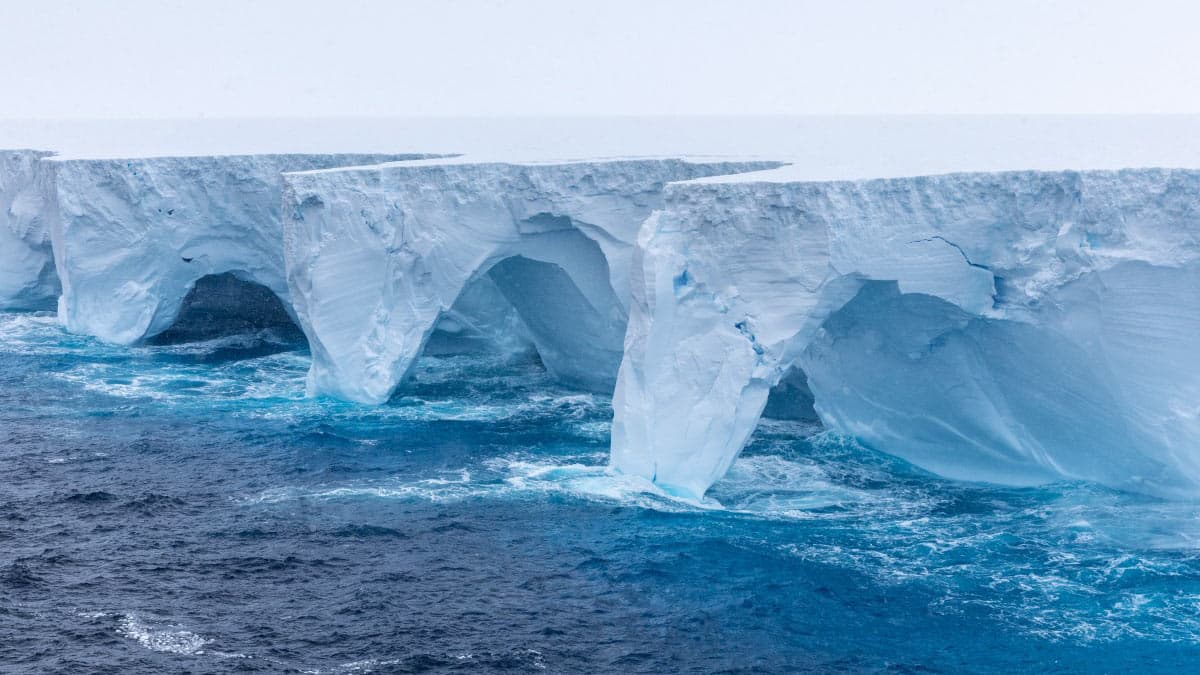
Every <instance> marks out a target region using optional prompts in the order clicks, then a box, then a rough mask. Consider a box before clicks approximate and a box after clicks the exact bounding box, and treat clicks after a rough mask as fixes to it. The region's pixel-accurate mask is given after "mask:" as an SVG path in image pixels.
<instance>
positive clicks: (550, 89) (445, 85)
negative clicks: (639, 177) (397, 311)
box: [0, 0, 1200, 119]
mask: <svg viewBox="0 0 1200 675" xmlns="http://www.w3.org/2000/svg"><path fill="white" fill-rule="evenodd" d="M1197 5H1200V3H1195V2H1185V1H1179V2H1165V1H1153V0H1140V1H1136V2H1135V1H1129V2H1112V1H1107V0H1101V1H1085V0H1079V1H1078V2H1060V1H1054V0H1003V1H995V2H992V1H968V0H955V1H945V2H934V1H925V0H905V1H901V0H895V1H885V0H879V1H868V0H861V1H855V0H826V1H825V2H805V1H801V0H791V1H778V2H776V1H761V0H760V1H754V0H741V1H730V2H723V1H717V0H662V1H654V0H639V1H627V0H599V1H595V0H587V1H586V2H584V1H579V2H576V1H573V0H556V1H552V0H546V1H542V0H527V1H520V0H509V1H498V0H491V1H487V0H440V1H428V2H426V1H423V0H422V1H418V0H407V1H406V0H395V1H392V2H384V1H379V2H366V1H357V2H356V1H354V0H339V1H337V2H334V1H328V2H321V1H311V0H291V1H287V2H283V1H279V2H275V1H270V2H256V1H254V0H232V1H226V0H195V1H191V2H174V1H169V0H145V1H123V0H106V1H103V2H88V1H79V2H64V1H61V0H0V87H2V89H0V92H2V94H0V117H4V118H10V119H11V118H50V117H55V118H63V117H67V118H70V117H82V118H88V117H200V116H206V117H241V116H255V117H259V116H297V117H308V116H411V115H482V116H493V115H608V114H627V115H641V114H668V115H675V114H775V113H778V114H824V113H859V114H876V113H1007V112H1019V113H1077V112H1080V113H1134V112H1200V38H1198V35H1200V9H1196V6H1197Z"/></svg>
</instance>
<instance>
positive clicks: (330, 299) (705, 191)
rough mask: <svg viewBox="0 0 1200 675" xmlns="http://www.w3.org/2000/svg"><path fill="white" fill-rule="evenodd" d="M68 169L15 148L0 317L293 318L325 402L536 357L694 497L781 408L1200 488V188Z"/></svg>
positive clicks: (236, 166)
mask: <svg viewBox="0 0 1200 675" xmlns="http://www.w3.org/2000/svg"><path fill="white" fill-rule="evenodd" d="M50 155H51V153H48V152H40V151H25V150H5V151H0V308H18V309H31V308H32V309H38V308H46V307H47V305H48V303H49V304H52V303H53V300H54V298H55V297H57V298H58V312H59V318H60V320H61V321H62V323H63V324H64V325H65V326H66V327H67V328H68V329H69V330H71V331H74V332H79V333H86V334H90V335H94V336H97V337H100V338H102V339H104V340H107V341H109V342H114V343H122V344H129V343H134V342H137V341H140V340H143V339H146V338H148V337H152V336H155V335H159V334H162V333H163V332H164V331H167V330H168V329H171V328H172V326H173V325H174V324H176V322H177V319H178V318H179V317H180V314H181V310H187V311H191V310H195V311H193V312H192V313H193V314H194V315H195V316H199V317H201V318H200V319H199V325H182V324H184V323H187V322H186V321H184V322H181V325H178V326H176V327H175V330H176V332H178V333H179V334H188V335H192V334H195V335H207V334H208V333H209V332H211V330H210V329H214V327H213V326H210V325H206V323H205V322H206V321H208V319H206V318H205V317H211V316H215V315H216V314H219V313H221V312H223V311H225V310H230V311H233V310H236V309H239V308H237V307H234V306H233V305H234V304H236V303H238V302H243V303H244V304H245V306H243V307H241V308H240V310H241V311H242V313H241V314H238V315H237V316H236V317H235V318H237V319H238V320H242V319H244V320H245V321H247V322H249V321H251V320H257V319H260V318H262V317H258V316H257V315H259V314H263V313H264V312H266V310H265V309H262V308H269V309H270V312H269V313H270V314H271V320H272V321H275V322H276V323H279V322H281V321H282V318H281V317H283V316H284V315H290V317H291V318H293V319H294V320H295V321H296V323H297V324H298V325H299V327H300V328H301V329H302V330H303V331H304V333H305V335H306V336H307V338H308V340H309V346H310V348H311V352H312V367H311V370H310V372H309V379H308V391H309V393H310V394H314V395H316V394H322V395H332V396H336V397H340V398H344V399H349V400H352V401H359V402H365V403H381V402H384V401H386V400H387V399H388V398H389V397H390V396H391V395H392V393H393V392H394V391H395V390H396V389H397V387H398V386H400V385H401V383H402V382H403V381H404V378H405V377H406V375H407V374H408V373H409V372H410V370H411V368H412V367H413V364H414V362H415V361H416V359H417V357H418V356H419V355H420V354H421V353H422V352H423V351H424V350H426V349H449V350H455V349H462V348H464V346H468V345H471V344H483V345H487V346H490V347H497V346H499V347H500V348H502V349H505V350H513V351H516V350H522V349H529V348H532V349H536V351H537V353H538V355H539V356H540V358H541V360H542V362H543V363H544V365H545V367H546V368H547V370H548V371H549V372H550V373H551V374H553V375H554V376H555V377H556V378H558V379H559V380H560V381H562V382H565V383H567V384H569V385H572V386H577V387H580V388H584V389H589V390H595V391H600V392H608V391H612V390H613V388H614V386H615V394H614V399H613V407H614V420H613V427H612V454H611V465H612V467H613V469H614V470H615V471H618V472H623V473H627V474H634V475H639V476H643V477H645V478H647V479H649V480H652V481H654V482H655V483H657V484H658V485H660V486H662V487H663V488H665V489H667V490H669V491H672V492H675V493H678V494H681V495H686V496H690V497H699V496H702V495H703V494H704V493H705V491H706V490H707V489H708V487H709V486H710V485H711V484H712V483H713V482H714V481H716V480H717V479H719V478H720V477H721V476H722V475H723V474H724V473H725V471H726V470H727V469H728V468H729V466H730V464H731V463H732V462H733V461H734V459H735V458H736V457H737V455H738V453H739V452H741V450H742V448H743V447H744V446H745V445H746V443H747V441H748V440H749V438H750V437H751V434H752V433H753V431H754V428H755V426H756V424H757V422H758V419H759V417H760V416H761V415H763V414H764V413H765V414H770V415H772V416H790V417H800V418H805V417H814V416H815V417H816V418H817V419H819V421H820V422H821V423H822V424H823V425H824V426H825V427H826V428H827V429H829V430H831V431H834V432H839V433H842V434H846V435H849V436H852V437H854V438H856V439H859V440H860V441H862V442H864V443H866V444H868V445H870V446H872V447H875V448H877V449H879V450H881V451H884V452H888V453H891V454H894V455H897V456H900V457H903V458H905V459H907V460H909V461H910V462H912V463H914V464H916V465H918V466H920V467H923V468H925V469H928V470H929V471H932V472H935V473H937V474H940V475H943V476H947V477H951V478H957V479H966V480H983V481H992V482H1001V483H1009V484H1018V485H1021V484H1032V483H1040V482H1045V481H1053V480H1061V479H1079V480H1088V481H1096V482H1099V483H1103V484H1107V485H1111V486H1115V487H1118V488H1122V489H1129V490H1135V491H1141V492H1148V493H1152V494H1158V495H1166V496H1172V497H1174V496H1183V497H1188V498H1195V497H1197V496H1200V355H1198V354H1200V352H1198V351H1197V347H1198V346H1200V345H1198V342H1200V338H1198V337H1197V336H1200V171H1193V170H1188V169H1128V170H1119V171H1057V172H1041V171H1038V172H1035V171H1024V172H1004V173H960V174H947V175H938V176H925V177H911V178H888V179H876V180H861V181H828V180H820V181H817V180H811V176H808V177H807V179H804V180H801V179H798V178H796V177H795V175H794V174H789V173H788V171H787V170H785V169H777V170H775V171H771V170H769V169H772V168H775V167H778V166H780V164H779V163H777V162H749V161H748V162H733V161H701V160H680V159H628V160H594V161H570V162H566V161H564V162H557V163H549V162H525V163H502V162H483V161H467V160H466V159H462V158H459V159H446V158H441V159H428V158H427V159H421V158H422V157H428V156H419V155H394V154H387V155H383V154H312V155H230V156H196V157H183V156H179V157H155V158H140V159H82V158H60V157H54V156H50ZM793 168H794V167H793ZM243 282H252V283H255V284H259V285H261V286H263V287H265V290H264V289H254V290H253V292H248V291H246V290H245V288H244V286H243V285H242V284H243ZM197 285H199V287H200V288H202V289H207V292H208V297H204V298H191V299H188V298H189V292H190V291H192V289H194V288H197ZM197 292H199V291H197ZM272 294H273V295H274V297H272ZM251 296H253V297H251ZM275 297H277V298H278V300H279V303H276V302H275ZM185 313H186V312H185ZM235 314H236V312H235ZM193 319H194V317H193ZM192 322H193V323H195V320H193V321H192ZM209 323H211V322H209ZM772 391H774V392H775V395H774V397H773V398H772V395H771V392H772ZM779 394H787V396H780V395H779ZM785 399H788V400H785Z"/></svg>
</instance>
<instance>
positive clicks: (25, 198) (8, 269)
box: [0, 150, 59, 309]
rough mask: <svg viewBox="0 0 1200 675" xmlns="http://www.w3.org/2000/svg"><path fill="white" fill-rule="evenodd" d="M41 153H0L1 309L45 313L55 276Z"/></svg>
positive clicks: (54, 291)
mask: <svg viewBox="0 0 1200 675" xmlns="http://www.w3.org/2000/svg"><path fill="white" fill-rule="evenodd" d="M51 154H52V153H50V152H45V151H41V150H0V309H47V308H49V307H52V306H53V304H54V299H55V298H57V297H58V291H59V287H58V276H57V275H56V274H55V273H54V255H53V253H52V252H51V250H50V233H49V231H48V230H47V228H46V222H45V218H43V203H42V195H41V192H40V189H39V180H40V179H41V170H42V163H41V159H42V158H43V157H49V156H50V155H51Z"/></svg>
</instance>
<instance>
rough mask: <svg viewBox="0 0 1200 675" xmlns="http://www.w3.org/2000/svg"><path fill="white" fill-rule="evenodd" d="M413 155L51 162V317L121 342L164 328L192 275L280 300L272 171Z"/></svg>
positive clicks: (279, 240)
mask: <svg viewBox="0 0 1200 675" xmlns="http://www.w3.org/2000/svg"><path fill="white" fill-rule="evenodd" d="M420 157H425V155H241V156H206V157H156V158H142V159H103V160H83V159H70V160H67V159H63V160H59V159H54V160H48V161H47V162H45V163H44V164H45V165H46V166H47V169H48V171H47V174H48V176H47V180H46V184H45V195H44V197H45V199H46V201H47V204H48V205H50V206H51V207H52V208H50V209H49V217H50V221H51V232H52V239H53V246H54V258H55V263H56V265H57V268H58V275H59V278H60V280H61V282H62V296H61V298H60V299H59V305H58V308H59V318H60V320H61V321H62V322H63V324H64V325H65V326H66V328H67V329H68V330H70V331H72V332H76V333H85V334H88V335H94V336H96V337H99V338H101V339H103V340H106V341H109V342H114V343H119V344H129V343H132V342H136V341H138V340H140V339H142V338H145V337H148V336H151V335H154V334H156V333H159V332H161V331H163V330H165V329H166V328H168V327H169V326H170V325H171V323H172V321H174V319H175V316H176V314H177V313H178V311H179V308H180V306H181V303H182V302H183V299H184V297H185V296H186V295H187V293H188V291H189V290H190V289H191V288H192V285H193V284H195V282H196V281H197V280H198V279H200V278H201V277H204V276H206V275H210V274H221V273H226V272H229V273H233V274H234V275H236V276H238V277H239V278H241V279H243V280H246V281H252V282H255V283H258V284H262V285H263V286H266V287H267V288H269V289H271V290H272V291H274V292H275V293H276V294H277V295H278V296H280V297H281V298H283V299H284V300H285V303H284V304H285V306H287V305H288V303H287V302H286V298H287V282H286V280H285V276H284V269H283V234H282V231H281V229H280V218H279V204H280V181H281V179H280V173H281V172H283V171H289V170H298V169H315V168H324V167H330V166H347V165H354V164H366V163H377V162H384V161H393V160H403V159H414V158H420Z"/></svg>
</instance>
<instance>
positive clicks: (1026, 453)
mask: <svg viewBox="0 0 1200 675" xmlns="http://www.w3.org/2000/svg"><path fill="white" fill-rule="evenodd" d="M631 279H632V281H633V283H632V300H633V301H632V305H631V311H630V318H629V324H628V332H627V335H626V339H625V349H624V357H623V360H622V363H621V366H620V374H619V378H618V382H617V385H616V393H615V396H614V402H613V406H614V421H613V430H612V452H611V466H612V467H613V469H614V470H616V471H618V472H622V473H627V474H634V475H639V476H643V477H645V478H647V479H650V480H653V481H655V482H656V483H658V484H659V485H661V486H662V487H663V488H664V489H667V490H670V491H673V492H676V493H678V494H682V495H687V496H690V497H700V496H702V495H703V494H704V493H705V491H706V490H707V489H708V487H709V486H710V485H711V484H712V483H713V482H714V481H716V480H717V479H719V478H720V477H721V476H722V475H723V474H724V473H725V472H726V470H727V469H728V468H729V466H730V464H731V463H732V462H733V461H734V459H735V458H736V457H737V455H738V453H739V452H740V451H741V450H742V449H743V447H744V446H745V445H746V443H747V441H748V439H749V438H750V436H751V434H752V432H753V430H754V428H755V425H756V424H757V421H758V419H759V417H760V415H761V414H762V413H763V410H764V407H765V406H766V404H767V399H768V394H769V392H770V390H771V388H772V387H774V386H776V385H777V384H779V383H780V382H781V381H784V380H785V379H789V380H796V379H799V380H800V381H804V382H805V383H806V385H807V387H808V389H809V390H810V391H811V395H812V398H813V409H814V410H815V412H816V414H817V416H819V418H820V420H821V422H822V423H823V424H824V426H825V427H826V428H827V429H829V430H831V431H834V432H838V433H843V434H847V435H849V436H852V437H854V438H856V439H859V440H860V441H862V442H864V443H866V444H868V445H870V446H872V447H874V448H877V449H879V450H882V451H884V452H887V453H890V454H894V455H897V456H899V457H902V458H904V459H906V460H908V461H910V462H912V463H913V464H915V465H917V466H919V467H923V468H926V469H928V470H930V471H932V472H935V473H937V474H940V475H943V476H947V477H950V478H956V479H964V480H974V481H989V482H999V483H1007V484H1014V485H1026V484H1034V483H1040V482H1045V481H1052V480H1062V479H1068V480H1072V479H1078V480H1089V481H1095V482H1099V483H1102V484H1106V485H1110V486H1114V487H1118V488H1121V489H1128V490H1134V491H1139V492H1147V493H1152V494H1157V495H1165V496H1186V497H1195V496H1196V495H1197V494H1200V352H1197V346H1200V344H1198V340H1200V338H1197V336H1198V335H1200V172H1197V171H1191V170H1174V169H1171V170H1164V169H1144V170H1140V169H1139V170H1121V171H1082V172H1076V171H1063V172H1005V173H978V174H951V175H941V176H930V177H916V178H899V179H880V180H863V181H822V182H811V181H796V180H791V179H789V178H788V176H787V172H786V171H778V172H766V173H760V174H749V175H747V176H737V177H730V178H720V179H709V180H698V181H690V182H682V183H676V184H672V185H669V186H667V188H666V190H665V193H664V205H663V207H662V209H660V210H658V211H656V212H655V213H654V214H653V215H651V216H650V217H649V218H648V220H647V222H646V224H645V226H644V227H643V229H642V230H641V232H640V234H639V236H638V240H637V246H636V250H635V252H634V269H633V271H632V274H631Z"/></svg>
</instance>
